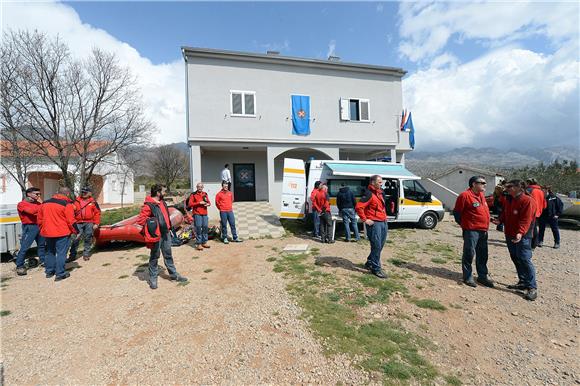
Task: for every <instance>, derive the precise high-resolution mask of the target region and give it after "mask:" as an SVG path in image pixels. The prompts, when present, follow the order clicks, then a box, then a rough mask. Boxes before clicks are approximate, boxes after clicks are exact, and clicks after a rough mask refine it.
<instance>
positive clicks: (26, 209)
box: [16, 198, 42, 224]
mask: <svg viewBox="0 0 580 386" xmlns="http://www.w3.org/2000/svg"><path fill="white" fill-rule="evenodd" d="M41 204H42V203H41V202H39V201H36V200H35V201H28V199H27V198H25V199H24V200H22V201H20V202H19V203H18V205H17V206H16V209H18V216H20V221H21V222H22V224H38V219H37V215H38V210H39V209H40V205H41Z"/></svg>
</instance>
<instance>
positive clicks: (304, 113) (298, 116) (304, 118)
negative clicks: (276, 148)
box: [292, 95, 310, 135]
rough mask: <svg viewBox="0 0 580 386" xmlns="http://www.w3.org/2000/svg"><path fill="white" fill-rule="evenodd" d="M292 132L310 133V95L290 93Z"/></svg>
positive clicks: (298, 133)
mask: <svg viewBox="0 0 580 386" xmlns="http://www.w3.org/2000/svg"><path fill="white" fill-rule="evenodd" d="M292 134H294V135H310V97H309V96H304V95H292Z"/></svg>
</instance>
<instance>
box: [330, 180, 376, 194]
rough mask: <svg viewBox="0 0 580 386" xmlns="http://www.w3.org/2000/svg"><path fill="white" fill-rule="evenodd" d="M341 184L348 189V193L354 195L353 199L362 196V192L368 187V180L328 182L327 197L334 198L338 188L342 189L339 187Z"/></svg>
mask: <svg viewBox="0 0 580 386" xmlns="http://www.w3.org/2000/svg"><path fill="white" fill-rule="evenodd" d="M343 183H344V184H345V185H346V186H348V187H349V188H350V191H351V192H352V193H353V194H354V196H355V197H360V196H362V194H363V190H364V189H365V188H366V187H367V185H368V180H367V179H362V180H328V181H327V185H328V195H329V196H330V197H336V195H337V194H338V191H339V190H340V188H342V186H341V185H342V184H343Z"/></svg>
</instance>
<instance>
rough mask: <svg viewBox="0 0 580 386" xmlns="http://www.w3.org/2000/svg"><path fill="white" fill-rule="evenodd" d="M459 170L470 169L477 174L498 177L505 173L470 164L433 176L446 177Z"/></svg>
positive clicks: (437, 177)
mask: <svg viewBox="0 0 580 386" xmlns="http://www.w3.org/2000/svg"><path fill="white" fill-rule="evenodd" d="M457 170H469V171H470V172H474V173H477V174H486V175H494V176H497V177H503V174H500V173H497V172H494V171H491V170H486V169H481V168H477V167H474V166H470V165H457V166H454V167H452V168H451V169H447V170H446V171H444V172H443V173H441V174H439V175H437V176H436V177H435V178H433V179H434V180H437V179H439V178H441V177H445V176H447V175H449V174H451V173H453V172H455V171H457Z"/></svg>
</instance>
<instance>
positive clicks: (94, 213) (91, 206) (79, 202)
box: [74, 197, 101, 225]
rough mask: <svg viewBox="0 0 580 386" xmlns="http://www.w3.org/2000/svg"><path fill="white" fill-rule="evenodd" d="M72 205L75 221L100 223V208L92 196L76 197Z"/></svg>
mask: <svg viewBox="0 0 580 386" xmlns="http://www.w3.org/2000/svg"><path fill="white" fill-rule="evenodd" d="M74 205H75V218H76V220H77V222H90V223H93V224H97V225H99V224H100V223H101V208H100V207H99V204H98V203H97V202H96V201H95V199H94V198H92V197H89V198H82V197H77V199H76V200H75V203H74Z"/></svg>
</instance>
